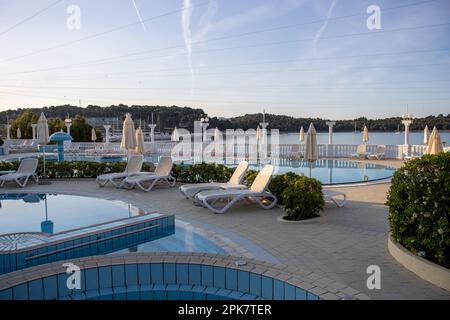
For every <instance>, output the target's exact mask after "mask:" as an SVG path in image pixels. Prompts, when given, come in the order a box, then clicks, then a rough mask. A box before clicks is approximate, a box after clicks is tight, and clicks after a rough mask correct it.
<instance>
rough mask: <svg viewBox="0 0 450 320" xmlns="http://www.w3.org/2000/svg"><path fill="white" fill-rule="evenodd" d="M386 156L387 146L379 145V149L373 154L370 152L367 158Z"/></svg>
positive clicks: (380, 158)
mask: <svg viewBox="0 0 450 320" xmlns="http://www.w3.org/2000/svg"><path fill="white" fill-rule="evenodd" d="M385 156H386V146H385V145H379V146H377V151H376V152H375V153H373V154H369V155H368V156H367V158H368V159H371V160H382V159H384V158H385Z"/></svg>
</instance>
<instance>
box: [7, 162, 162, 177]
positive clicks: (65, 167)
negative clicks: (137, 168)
mask: <svg viewBox="0 0 450 320" xmlns="http://www.w3.org/2000/svg"><path fill="white" fill-rule="evenodd" d="M18 167H19V162H18V161H14V162H0V171H3V170H17V168H18ZM125 167H126V163H124V162H113V163H106V162H88V161H63V162H56V161H46V163H45V175H46V178H47V179H71V178H96V177H97V176H99V175H102V174H106V173H113V172H123V171H124V170H125ZM154 169H155V167H154V165H153V164H150V163H145V164H144V165H143V166H142V170H143V171H153V170H154ZM37 173H38V176H39V178H43V177H44V163H43V161H42V159H39V165H38V170H37Z"/></svg>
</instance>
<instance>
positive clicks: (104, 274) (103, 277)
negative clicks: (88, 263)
mask: <svg viewBox="0 0 450 320" xmlns="http://www.w3.org/2000/svg"><path fill="white" fill-rule="evenodd" d="M111 273H112V269H111V267H100V268H98V276H99V280H100V281H99V284H100V288H112V286H113V284H112V275H111Z"/></svg>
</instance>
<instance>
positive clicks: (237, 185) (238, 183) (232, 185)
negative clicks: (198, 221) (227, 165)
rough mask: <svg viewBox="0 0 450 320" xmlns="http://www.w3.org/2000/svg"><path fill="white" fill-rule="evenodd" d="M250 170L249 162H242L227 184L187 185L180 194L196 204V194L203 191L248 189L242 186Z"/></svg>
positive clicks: (181, 188) (182, 187)
mask: <svg viewBox="0 0 450 320" xmlns="http://www.w3.org/2000/svg"><path fill="white" fill-rule="evenodd" d="M247 169H248V162H247V161H242V162H241V163H239V165H238V166H237V168H236V170H234V173H233V175H232V176H231V179H230V180H229V181H228V182H226V183H218V182H211V183H197V184H186V185H184V186H181V187H180V192H181V194H182V195H183V196H185V197H186V199H190V200H192V201H194V202H196V201H197V199H196V198H195V196H196V194H197V193H199V192H202V191H207V190H217V189H223V190H227V189H247V186H246V185H244V184H242V180H244V176H245V173H246V172H247Z"/></svg>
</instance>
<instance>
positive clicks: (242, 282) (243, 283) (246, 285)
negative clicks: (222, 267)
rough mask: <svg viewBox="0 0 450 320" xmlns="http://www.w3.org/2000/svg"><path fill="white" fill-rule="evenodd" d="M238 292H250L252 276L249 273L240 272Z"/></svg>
mask: <svg viewBox="0 0 450 320" xmlns="http://www.w3.org/2000/svg"><path fill="white" fill-rule="evenodd" d="M238 290H239V291H241V292H249V290H250V274H249V272H247V271H240V270H239V271H238Z"/></svg>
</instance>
